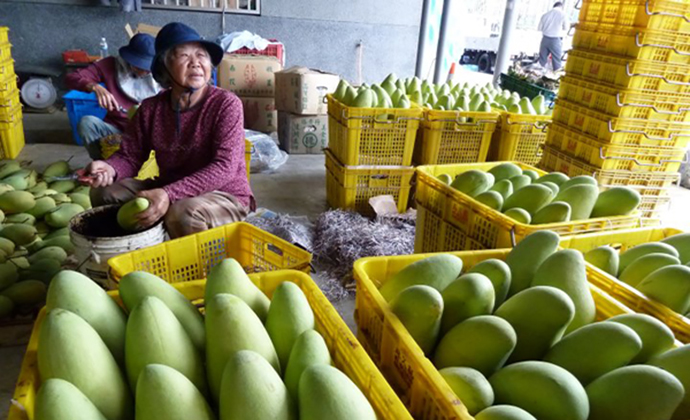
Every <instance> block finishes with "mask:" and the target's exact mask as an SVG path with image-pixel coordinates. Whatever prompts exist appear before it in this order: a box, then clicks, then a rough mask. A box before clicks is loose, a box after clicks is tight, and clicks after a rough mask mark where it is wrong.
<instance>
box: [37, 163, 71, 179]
mask: <svg viewBox="0 0 690 420" xmlns="http://www.w3.org/2000/svg"><path fill="white" fill-rule="evenodd" d="M70 172H71V169H70V167H69V162H68V161H66V160H59V161H57V162H53V163H51V164H50V165H48V167H46V169H45V170H44V171H43V178H54V177H56V176H66V175H69V174H70Z"/></svg>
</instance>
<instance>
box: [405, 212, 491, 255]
mask: <svg viewBox="0 0 690 420" xmlns="http://www.w3.org/2000/svg"><path fill="white" fill-rule="evenodd" d="M485 249H487V246H486V245H484V244H482V243H481V242H479V241H477V240H475V239H473V238H470V237H469V236H467V233H466V230H465V229H461V228H459V227H457V226H455V225H452V224H451V223H449V222H448V221H447V220H445V219H444V218H442V217H441V216H437V215H436V214H434V213H433V212H432V211H430V210H427V209H426V208H425V207H424V206H423V205H421V204H419V203H417V228H416V229H415V236H414V251H415V252H416V253H420V252H448V251H458V250H468V251H479V250H485Z"/></svg>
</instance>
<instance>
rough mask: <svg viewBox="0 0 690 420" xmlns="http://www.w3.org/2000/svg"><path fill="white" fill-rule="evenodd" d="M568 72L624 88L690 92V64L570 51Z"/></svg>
mask: <svg viewBox="0 0 690 420" xmlns="http://www.w3.org/2000/svg"><path fill="white" fill-rule="evenodd" d="M565 71H566V74H568V75H571V76H577V77H582V78H585V79H587V80H591V81H593V82H601V83H606V84H609V85H612V86H615V87H617V88H622V89H644V90H651V91H655V92H671V93H678V94H687V93H690V66H688V65H685V64H674V63H659V62H654V61H644V60H633V59H630V58H627V57H619V56H613V55H606V54H595V53H590V52H584V51H574V50H573V51H570V52H569V53H568V59H567V61H566V64H565Z"/></svg>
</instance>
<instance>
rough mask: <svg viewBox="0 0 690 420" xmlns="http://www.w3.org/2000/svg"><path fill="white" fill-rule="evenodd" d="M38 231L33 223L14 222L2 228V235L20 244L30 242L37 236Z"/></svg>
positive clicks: (0, 231)
mask: <svg viewBox="0 0 690 420" xmlns="http://www.w3.org/2000/svg"><path fill="white" fill-rule="evenodd" d="M37 235H38V232H37V231H36V228H35V227H34V226H31V225H25V224H14V225H8V226H5V227H4V228H2V230H0V236H1V237H3V238H7V239H9V240H10V241H12V242H14V243H15V244H16V245H18V246H24V245H27V244H30V243H31V242H33V241H34V240H35V239H36V238H37Z"/></svg>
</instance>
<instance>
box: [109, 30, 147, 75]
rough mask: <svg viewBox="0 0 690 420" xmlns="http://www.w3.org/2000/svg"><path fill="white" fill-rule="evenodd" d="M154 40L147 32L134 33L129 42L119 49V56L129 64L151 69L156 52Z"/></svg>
mask: <svg viewBox="0 0 690 420" xmlns="http://www.w3.org/2000/svg"><path fill="white" fill-rule="evenodd" d="M154 42H155V40H154V39H153V37H152V36H151V35H148V34H136V35H134V36H133V37H132V39H130V40H129V44H127V45H125V46H124V47H121V48H120V49H119V51H118V52H119V53H120V57H122V59H123V60H125V61H126V62H127V63H128V64H129V65H131V66H134V67H138V68H140V69H142V70H146V71H151V64H152V63H153V56H154V55H155V54H156V49H155V47H154Z"/></svg>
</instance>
